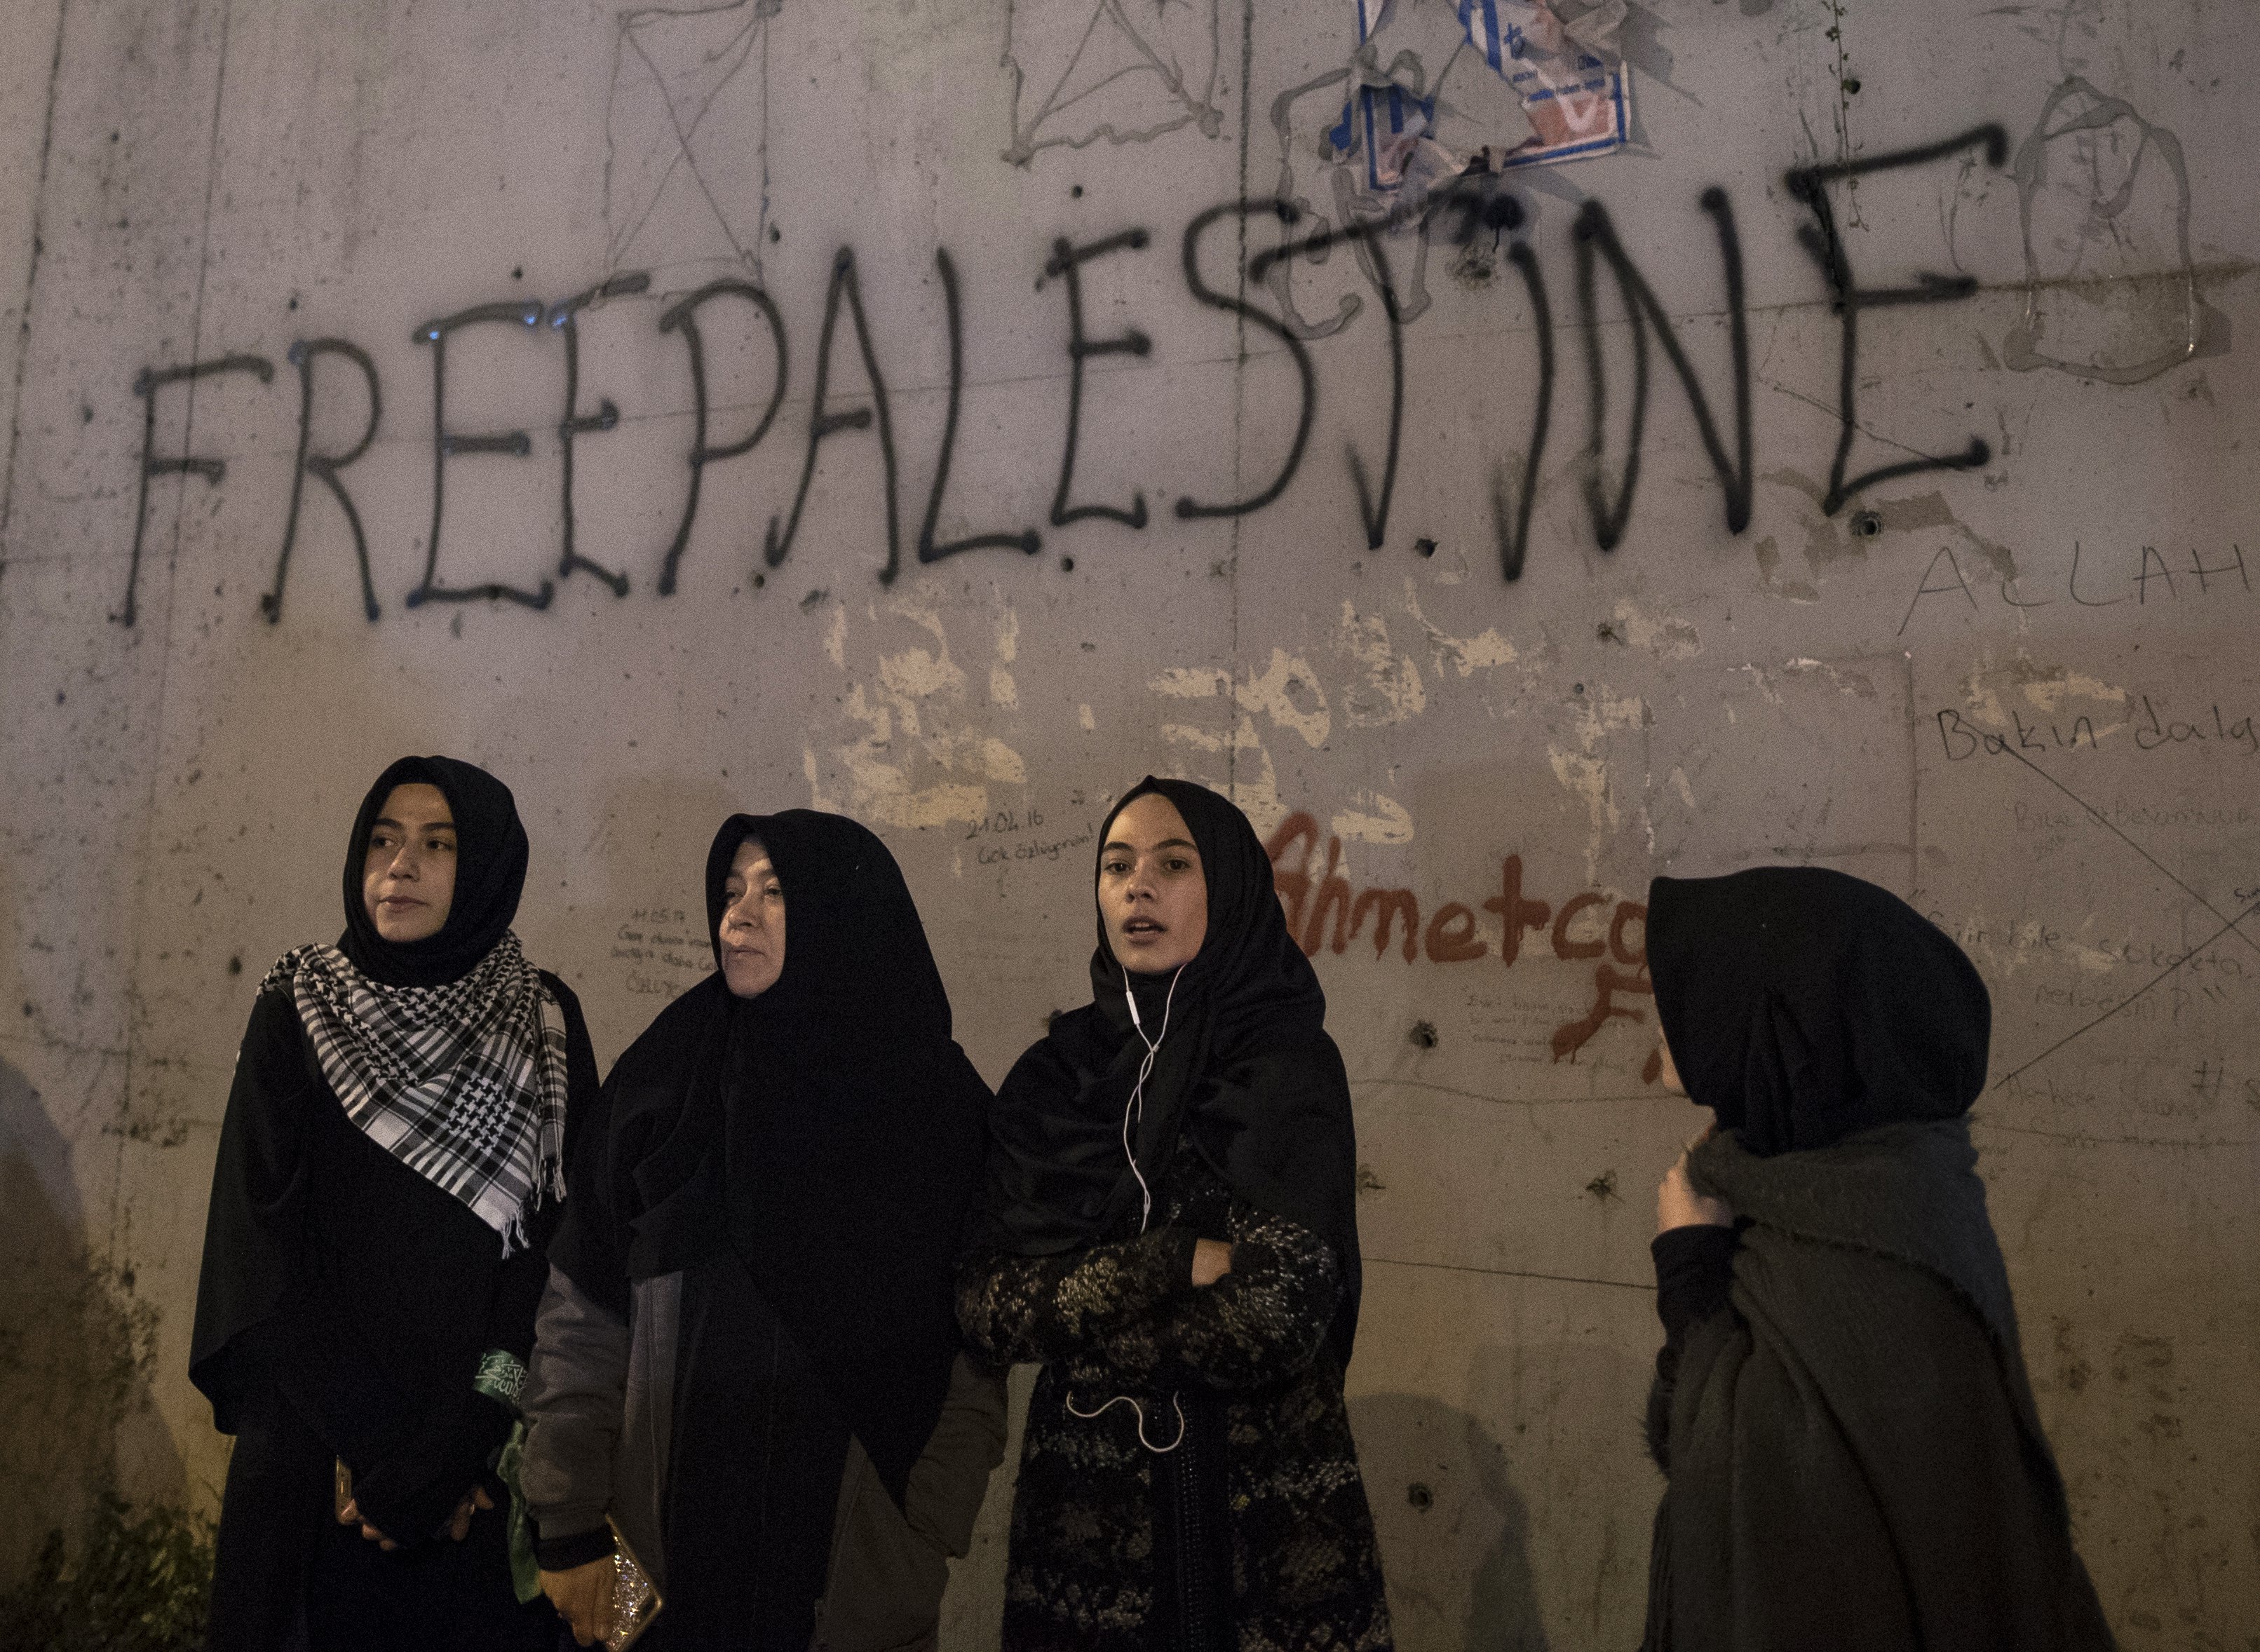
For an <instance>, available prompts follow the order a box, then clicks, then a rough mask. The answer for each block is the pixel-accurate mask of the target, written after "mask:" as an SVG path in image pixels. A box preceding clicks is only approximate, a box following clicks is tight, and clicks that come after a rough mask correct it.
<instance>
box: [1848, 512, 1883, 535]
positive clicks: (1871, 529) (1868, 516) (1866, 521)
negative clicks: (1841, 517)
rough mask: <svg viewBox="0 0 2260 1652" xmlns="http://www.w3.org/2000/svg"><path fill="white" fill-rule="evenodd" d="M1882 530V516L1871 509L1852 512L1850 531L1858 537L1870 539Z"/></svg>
mask: <svg viewBox="0 0 2260 1652" xmlns="http://www.w3.org/2000/svg"><path fill="white" fill-rule="evenodd" d="M1883 531H1884V518H1882V517H1880V516H1878V515H1877V514H1876V513H1875V512H1874V511H1853V512H1852V532H1853V533H1854V534H1855V535H1856V536H1857V537H1858V538H1860V539H1863V540H1871V539H1873V538H1875V537H1876V535H1877V534H1878V533H1882V532H1883Z"/></svg>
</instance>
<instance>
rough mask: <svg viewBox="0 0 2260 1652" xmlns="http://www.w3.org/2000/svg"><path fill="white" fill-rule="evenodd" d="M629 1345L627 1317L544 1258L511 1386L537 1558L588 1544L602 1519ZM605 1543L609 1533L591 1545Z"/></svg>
mask: <svg viewBox="0 0 2260 1652" xmlns="http://www.w3.org/2000/svg"><path fill="white" fill-rule="evenodd" d="M628 1350H629V1329H628V1327H627V1325H626V1322H625V1321H623V1320H622V1319H620V1318H619V1316H618V1315H617V1314H614V1313H612V1312H610V1311H609V1310H607V1309H605V1308H604V1307H602V1306H600V1305H597V1303H596V1302H595V1301H594V1300H592V1299H591V1298H590V1297H589V1296H587V1295H586V1294H585V1293H584V1292H583V1291H581V1290H580V1289H579V1288H578V1287H577V1286H576V1285H575V1284H574V1283H573V1282H572V1281H571V1280H570V1279H569V1278H567V1277H565V1275H564V1274H562V1273H561V1272H559V1271H558V1270H557V1269H554V1268H552V1269H550V1270H549V1284H548V1287H547V1290H545V1291H543V1292H542V1295H541V1306H540V1309H539V1310H538V1311H537V1312H536V1313H535V1315H534V1321H533V1359H532V1361H531V1362H528V1364H527V1366H526V1388H525V1391H524V1392H523V1393H522V1394H521V1395H520V1396H519V1404H520V1405H521V1406H522V1407H523V1409H524V1411H525V1413H526V1447H525V1456H524V1459H523V1461H522V1462H521V1464H520V1467H519V1484H521V1485H522V1486H523V1487H524V1488H525V1491H526V1505H527V1507H528V1508H529V1510H531V1512H532V1513H533V1519H534V1523H535V1527H536V1529H537V1530H538V1531H539V1532H540V1548H542V1550H544V1551H547V1553H545V1555H544V1557H543V1558H544V1563H545V1564H547V1562H548V1560H550V1559H551V1558H558V1559H562V1558H563V1555H562V1553H561V1549H562V1548H572V1549H574V1550H576V1551H578V1550H581V1549H584V1548H589V1547H590V1540H591V1539H592V1536H593V1534H596V1533H598V1532H601V1531H603V1530H604V1514H605V1511H606V1510H607V1509H608V1508H609V1507H610V1506H611V1501H612V1461H613V1455H614V1450H615V1448H616V1446H617V1444H618V1442H619V1436H620V1430H621V1427H622V1424H623V1418H624V1413H625V1409H626V1394H627V1378H628ZM576 1539H578V1540H580V1541H578V1542H576V1541H573V1540H576ZM553 1545H557V1546H561V1547H560V1548H553ZM610 1550H611V1541H610V1538H609V1536H607V1537H606V1539H605V1541H604V1543H603V1544H602V1545H601V1546H599V1547H597V1549H596V1552H597V1554H604V1553H609V1552H610ZM580 1558H581V1559H583V1560H586V1559H590V1558H594V1556H593V1555H587V1554H583V1555H580ZM551 1569H552V1570H555V1568H554V1567H553V1568H551Z"/></svg>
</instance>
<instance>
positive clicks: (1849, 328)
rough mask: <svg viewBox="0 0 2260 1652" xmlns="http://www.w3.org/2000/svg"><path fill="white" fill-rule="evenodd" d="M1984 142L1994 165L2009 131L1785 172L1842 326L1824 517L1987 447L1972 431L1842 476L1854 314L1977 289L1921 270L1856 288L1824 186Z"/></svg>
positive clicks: (1850, 409)
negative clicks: (1951, 450) (1942, 445)
mask: <svg viewBox="0 0 2260 1652" xmlns="http://www.w3.org/2000/svg"><path fill="white" fill-rule="evenodd" d="M1980 144H1982V145H1984V146H1985V161H1986V164H1987V165H1989V166H1994V167H1998V166H2000V165H2001V164H2002V163H2003V162H2004V161H2006V160H2007V159H2008V154H2009V134H2008V133H2007V132H2004V131H2002V130H2001V128H2000V127H1999V125H1994V124H1992V123H1991V122H1989V123H1987V124H1986V125H1983V126H1973V127H1971V128H1970V130H1969V131H1968V132H1963V133H1961V134H1960V135H1959V136H1956V137H1953V138H1949V139H1946V140H1945V141H1944V142H1942V143H1935V144H1927V145H1925V146H1923V147H1920V148H1917V149H1899V150H1895V151H1893V152H1892V154H1882V155H1872V156H1870V157H1868V158H1867V159H1864V160H1860V161H1834V162H1832V163H1831V164H1829V165H1827V166H1825V167H1796V168H1792V169H1791V170H1790V173H1789V175H1788V184H1789V192H1790V194H1791V195H1792V196H1793V197H1796V198H1797V199H1798V200H1799V201H1802V202H1803V203H1804V204H1806V207H1807V208H1809V209H1810V210H1811V211H1812V213H1813V220H1814V221H1813V223H1812V224H1808V225H1805V226H1804V227H1803V228H1802V229H1800V230H1799V232H1798V240H1799V243H1800V244H1801V245H1802V246H1803V247H1804V248H1805V250H1806V252H1808V253H1810V254H1813V261H1815V262H1816V263H1818V264H1819V265H1820V269H1821V273H1822V274H1823V275H1827V278H1828V285H1829V287H1830V288H1831V289H1832V290H1834V293H1835V295H1836V313H1837V315H1838V316H1839V318H1841V321H1840V325H1841V326H1842V330H1843V340H1842V351H1841V356H1840V360H1839V364H1838V368H1837V379H1836V397H1837V409H1836V411H1837V415H1838V417H1839V418H1842V420H1843V429H1842V432H1840V433H1839V434H1838V435H1837V438H1836V457H1835V460H1834V462H1833V463H1832V464H1831V465H1830V466H1829V467H1828V491H1827V495H1826V496H1825V497H1823V498H1822V499H1821V501H1820V511H1821V514H1822V515H1823V516H1834V515H1835V514H1836V512H1837V511H1839V510H1841V509H1842V507H1843V504H1844V501H1845V500H1846V499H1848V498H1849V497H1851V496H1852V495H1853V494H1855V493H1857V492H1858V491H1859V490H1861V489H1863V488H1866V487H1870V486H1872V485H1874V484H1875V483H1878V482H1888V481H1891V480H1892V478H1894V477H1898V476H1914V475H1917V474H1919V473H1920V472H1923V471H1926V470H1975V469H1976V468H1978V467H1979V466H1980V465H1983V464H1984V463H1985V461H1987V460H1989V459H1991V458H1992V456H1993V450H1992V448H1991V447H1988V446H1986V444H1985V442H1984V441H1983V440H1980V439H1978V438H1977V437H1975V436H1972V437H1971V438H1970V446H1969V447H1968V448H1967V449H1966V450H1965V451H1964V452H1963V454H1961V455H1960V456H1958V457H1955V458H1947V459H1909V460H1906V461H1902V462H1900V463H1899V464H1895V465H1884V466H1881V467H1879V468H1877V469H1874V470H1870V471H1867V472H1865V473H1864V474H1863V475H1861V476H1855V477H1853V478H1852V479H1851V480H1850V481H1849V482H1847V481H1846V480H1845V479H1844V466H1845V462H1846V461H1848V460H1849V458H1850V457H1851V454H1852V436H1853V433H1854V431H1855V429H1856V423H1855V420H1856V416H1857V408H1856V389H1857V384H1858V375H1859V354H1860V353H1859V341H1860V312H1861V311H1863V310H1879V309H1882V308H1884V307H1885V306H1886V305H1890V304H1947V303H1950V302H1951V301H1953V300H1955V299H1957V298H1967V297H1970V295H1971V294H1973V293H1975V292H1976V291H1977V278H1976V277H1974V276H1970V275H1956V276H1950V277H1949V276H1946V275H1933V274H1931V273H1930V272H1928V271H1927V270H1926V271H1924V272H1923V273H1921V274H1920V275H1917V276H1916V277H1915V284H1914V285H1913V286H1912V287H1873V288H1870V287H1861V286H1858V285H1856V283H1855V282H1854V280H1853V276H1852V261H1851V258H1850V255H1849V254H1847V253H1846V252H1845V250H1844V240H1843V237H1842V236H1841V235H1840V234H1838V233H1837V231H1836V211H1835V208H1834V206H1833V205H1832V204H1830V202H1829V198H1828V185H1829V184H1831V183H1832V182H1835V181H1836V180H1837V179H1839V178H1856V177H1862V176H1864V175H1867V174H1869V173H1872V172H1887V171H1891V170H1892V169H1893V168H1899V167H1918V166H1923V165H1926V164H1927V163H1928V162H1930V161H1939V160H1943V159H1944V158H1945V157H1946V156H1948V155H1951V154H1959V153H1960V152H1962V151H1963V150H1964V149H1969V148H1973V147H1977V146H1978V145H1980Z"/></svg>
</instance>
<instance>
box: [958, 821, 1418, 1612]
mask: <svg viewBox="0 0 2260 1652" xmlns="http://www.w3.org/2000/svg"><path fill="white" fill-rule="evenodd" d="M1099 839H1100V847H1099V852H1098V891H1097V893H1098V909H1099V911H1098V950H1097V951H1096V952H1095V953H1094V954H1093V955H1092V957H1091V1003H1090V1004H1089V1005H1087V1006H1085V1007H1084V1008H1083V1009H1080V1010H1075V1011H1071V1012H1068V1013H1066V1014H1063V1015H1061V1016H1059V1017H1057V1018H1056V1019H1055V1020H1054V1021H1053V1023H1052V1029H1051V1033H1050V1034H1049V1036H1048V1037H1047V1038H1045V1039H1044V1040H1042V1041H1041V1042H1039V1043H1038V1044H1036V1045H1035V1046H1034V1047H1033V1048H1031V1049H1030V1050H1029V1051H1028V1052H1027V1054H1026V1055H1023V1056H1022V1057H1021V1058H1020V1060H1019V1064H1018V1065H1016V1066H1015V1067H1014V1068H1013V1069H1012V1074H1011V1075H1010V1076H1008V1077H1007V1078H1006V1079H1005V1086H1004V1088H1003V1090H1002V1091H999V1092H998V1101H997V1111H996V1122H995V1126H994V1129H993V1132H992V1140H991V1147H990V1168H989V1178H988V1180H989V1185H988V1193H987V1196H986V1198H985V1201H984V1206H983V1221H982V1223H981V1226H980V1230H979V1233H978V1234H977V1237H976V1245H975V1246H974V1248H972V1249H971V1250H970V1251H969V1254H968V1255H967V1258H966V1260H965V1261H964V1262H963V1263H962V1265H961V1267H960V1269H959V1275H958V1318H959V1320H960V1322H961V1323H962V1325H963V1326H964V1327H965V1330H966V1334H967V1335H968V1336H969V1338H970V1339H971V1340H972V1341H973V1342H974V1343H975V1344H976V1346H977V1347H978V1348H981V1349H982V1350H983V1352H985V1353H987V1354H988V1355H990V1356H991V1357H992V1358H993V1359H996V1360H998V1362H1041V1364H1042V1365H1043V1367H1044V1370H1043V1372H1042V1374H1041V1376H1040V1377H1038V1379H1037V1383H1036V1390H1035V1395H1034V1398H1033V1401H1032V1403H1031V1405H1030V1408H1029V1412H1028V1422H1027V1433H1026V1446H1025V1448H1024V1449H1023V1451H1022V1454H1021V1458H1020V1473H1019V1487H1018V1490H1017V1491H1016V1492H1015V1494H1014V1500H1013V1507H1012V1550H1011V1555H1010V1559H1009V1562H1008V1570H1007V1572H1006V1577H1005V1620H1004V1641H1003V1644H1004V1647H1005V1652H1069V1649H1070V1648H1071V1649H1072V1652H1149V1649H1159V1648H1170V1649H1171V1652H1237V1648H1283V1649H1284V1648H1292V1649H1293V1652H1312V1649H1314V1648H1317V1649H1325V1652H1334V1649H1335V1648H1341V1649H1344V1652H1348V1649H1355V1652H1380V1649H1382V1648H1388V1647H1389V1646H1390V1645H1391V1639H1390V1627H1389V1608H1388V1606H1387V1603H1386V1601H1385V1599H1384V1596H1383V1591H1382V1581H1381V1564H1380V1558H1379V1555H1378V1552H1377V1549H1376V1548H1375V1544H1374V1537H1373V1520H1372V1514H1371V1512H1370V1509H1369V1508H1368V1507H1367V1505H1366V1498H1365V1487H1364V1483H1363V1482H1362V1479H1361V1478H1360V1477H1359V1475H1358V1469H1357V1453H1356V1448H1355V1445H1354V1444H1353V1443H1352V1441H1351V1439H1350V1432H1349V1420H1348V1413H1347V1411H1346V1409H1345V1407H1344V1405H1343V1401H1342V1371H1343V1368H1344V1366H1345V1365H1346V1364H1347V1363H1348V1359H1349V1353H1350V1342H1351V1339H1352V1337H1353V1336H1354V1335H1355V1331H1356V1328H1357V1304H1358V1283H1359V1281H1358V1247H1357V1219H1356V1211H1355V1196H1356V1188H1355V1177H1356V1162H1357V1159H1356V1147H1355V1140H1354V1136H1353V1133H1352V1128H1351V1120H1350V1099H1349V1085H1348V1079H1347V1077H1346V1076H1345V1075H1344V1073H1343V1070H1342V1064H1341V1055H1340V1053H1339V1052H1338V1051H1337V1050H1336V1049H1335V1048H1334V1041H1333V1040H1332V1039H1330V1038H1328V1037H1327V1033H1326V1028H1325V1020H1326V998H1325V995H1324V994H1323V993H1322V992H1321V991H1320V988H1319V983H1318V977H1317V976H1315V975H1314V974H1313V973H1312V969H1311V966H1310V962H1309V961H1308V960H1307V959H1306V958H1305V957H1304V955H1303V953H1302V951H1301V949H1300V948H1298V947H1297V946H1296V945H1295V944H1294V942H1293V940H1291V938H1290V937H1289V935H1288V933H1287V926H1286V921H1285V919H1284V916H1283V915H1282V913H1281V912H1280V908H1279V902H1278V899H1277V897H1276V895H1275V894H1274V892H1273V890H1272V883H1271V863H1270V858H1269V856H1268V855H1266V854H1265V853H1264V851H1263V846H1262V843H1261V842H1259V841H1258V840H1257V839H1256V836H1255V828H1254V827H1252V826H1250V825H1249V824H1248V818H1247V817H1246V816H1245V815H1243V814H1241V812H1240V811H1239V810H1238V809H1237V808H1235V807H1234V806H1233V805H1231V804H1230V803H1228V802H1227V801H1226V800H1225V799H1224V798H1222V797H1218V796H1217V795H1216V794H1215V793H1214V792H1212V791H1209V790H1206V789H1205V788H1203V787H1200V786H1197V785H1193V784H1191V783H1187V782H1184V781H1179V780H1156V779H1154V778H1152V777H1151V776H1148V778H1147V779H1145V780H1144V781H1142V782H1141V783H1139V784H1138V785H1137V786H1136V787H1134V789H1133V790H1131V791H1130V792H1129V793H1128V794H1127V795H1126V796H1125V797H1123V799H1122V800H1121V802H1119V803H1118V804H1117V805H1115V808H1114V812H1112V814H1110V815H1109V816H1108V817H1107V821H1106V825H1105V828H1104V829H1103V830H1102V831H1101V832H1100V833H1099Z"/></svg>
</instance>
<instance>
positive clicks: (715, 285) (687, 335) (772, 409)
mask: <svg viewBox="0 0 2260 1652" xmlns="http://www.w3.org/2000/svg"><path fill="white" fill-rule="evenodd" d="M725 294H727V295H729V296H731V297H737V298H742V299H744V300H745V301H746V302H747V304H751V305H753V306H754V308H755V309H756V310H758V311H761V313H762V319H763V320H765V321H767V322H768V323H769V342H770V343H771V344H772V345H774V346H775V347H776V383H775V384H774V385H773V386H772V387H771V388H770V390H769V405H768V406H767V407H766V408H764V409H763V410H762V417H761V420H760V422H759V423H758V424H756V425H755V426H754V428H753V433H752V434H750V435H748V436H746V437H744V438H742V439H741V440H737V441H733V442H727V443H725V444H724V445H723V446H721V447H708V446H707V445H706V416H707V406H706V402H707V392H706V340H705V336H704V334H703V333H700V332H699V331H698V311H699V310H700V309H701V308H702V307H704V305H705V304H707V303H708V302H709V301H710V300H712V299H715V298H719V297H722V296H724V295H725ZM659 330H660V331H661V332H662V333H674V332H677V331H680V332H681V333H682V334H683V343H684V344H685V345H687V346H689V347H690V401H691V423H690V491H689V492H688V493H687V494H685V495H684V497H683V520H682V522H681V523H680V524H678V525H677V526H676V530H675V541H674V543H673V544H671V545H669V547H667V560H666V561H665V562H664V563H663V564H662V566H661V569H660V574H659V594H660V595H661V596H662V597H672V596H673V595H674V594H675V576H676V569H678V568H680V567H681V566H682V562H683V547H686V546H688V545H689V544H690V525H691V523H692V522H694V521H696V520H697V517H698V495H699V490H700V487H701V484H702V483H704V480H705V476H706V467H707V466H708V465H710V464H712V462H713V461H716V460H717V459H735V458H737V457H738V456H739V455H740V454H749V453H751V452H753V450H754V447H755V444H756V443H758V442H759V441H760V440H761V439H762V437H763V436H766V435H767V434H769V426H770V424H771V423H772V422H773V421H774V420H775V419H776V416H777V409H778V408H780V407H782V406H783V405H784V385H785V371H786V368H787V367H788V366H789V365H790V361H789V357H788V356H787V354H786V350H785V333H784V318H783V316H782V315H780V314H778V313H777V307H776V300H775V299H773V298H771V297H769V294H767V293H765V292H763V291H762V290H761V289H760V288H759V287H756V286H754V285H753V284H752V283H751V282H743V281H730V280H724V281H717V282H709V283H707V284H706V285H705V286H704V287H701V288H700V289H698V290H697V291H696V292H694V293H692V294H691V295H690V297H687V298H683V299H680V300H678V301H677V302H676V303H675V304H670V305H669V306H668V307H667V309H666V310H665V311H663V312H662V314H661V316H660V318H659ZM825 336H826V338H827V339H828V338H829V337H830V336H831V329H830V325H829V322H828V318H827V323H826V334H825ZM802 486H803V490H804V491H805V490H806V484H805V483H803V484H802ZM797 514H798V513H797V511H796V512H795V515H796V518H797ZM769 526H770V532H771V533H775V532H776V524H775V523H774V522H772V523H771V524H770V525H769Z"/></svg>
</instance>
